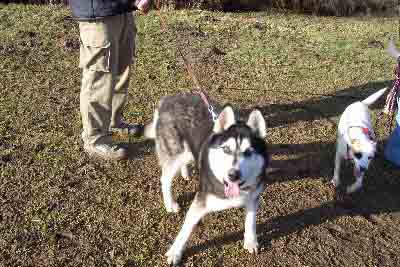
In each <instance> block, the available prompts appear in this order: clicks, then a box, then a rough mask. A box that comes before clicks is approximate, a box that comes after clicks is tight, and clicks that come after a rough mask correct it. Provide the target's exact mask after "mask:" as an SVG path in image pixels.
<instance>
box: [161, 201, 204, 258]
mask: <svg viewBox="0 0 400 267" xmlns="http://www.w3.org/2000/svg"><path fill="white" fill-rule="evenodd" d="M207 213H208V210H207V208H206V206H205V205H201V204H200V203H199V202H198V200H197V195H196V197H195V199H194V200H193V202H192V204H191V205H190V208H189V210H188V212H187V214H186V217H185V222H184V223H183V225H182V228H181V230H180V231H179V234H178V236H177V237H176V239H175V241H174V244H173V245H172V246H171V248H170V249H169V250H168V252H167V253H166V254H165V255H166V256H167V262H168V264H172V265H174V266H175V265H177V264H178V263H179V262H180V260H181V259H182V254H183V249H184V248H185V244H186V242H187V240H188V239H189V237H190V234H191V233H192V231H193V228H194V227H195V226H196V224H197V223H198V222H199V221H200V220H201V218H202V217H203V216H205V215H206V214H207Z"/></svg>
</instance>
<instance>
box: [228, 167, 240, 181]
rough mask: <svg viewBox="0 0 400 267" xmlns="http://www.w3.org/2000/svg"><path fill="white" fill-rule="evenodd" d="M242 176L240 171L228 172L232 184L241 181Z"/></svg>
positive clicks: (232, 170)
mask: <svg viewBox="0 0 400 267" xmlns="http://www.w3.org/2000/svg"><path fill="white" fill-rule="evenodd" d="M240 175H241V173H240V170H235V169H231V170H230V171H229V172H228V177H229V180H231V181H232V182H236V181H237V180H239V179H240Z"/></svg>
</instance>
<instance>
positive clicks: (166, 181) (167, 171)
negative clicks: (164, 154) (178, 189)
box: [161, 158, 181, 212]
mask: <svg viewBox="0 0 400 267" xmlns="http://www.w3.org/2000/svg"><path fill="white" fill-rule="evenodd" d="M161 167H162V173H161V189H162V194H163V199H164V206H165V209H166V210H167V212H178V211H179V205H178V203H176V201H175V200H174V198H173V197H172V191H171V187H172V179H173V178H174V176H175V175H176V174H177V173H178V171H179V169H180V167H181V164H180V163H179V158H175V159H170V160H167V161H165V162H164V163H163V165H162V166H161Z"/></svg>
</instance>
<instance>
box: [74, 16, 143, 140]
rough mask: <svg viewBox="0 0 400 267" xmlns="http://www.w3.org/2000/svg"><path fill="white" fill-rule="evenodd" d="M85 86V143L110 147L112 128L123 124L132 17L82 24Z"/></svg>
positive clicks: (82, 107) (132, 46)
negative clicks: (104, 144) (105, 144)
mask: <svg viewBox="0 0 400 267" xmlns="http://www.w3.org/2000/svg"><path fill="white" fill-rule="evenodd" d="M79 30H80V58H79V61H80V62H79V67H80V68H82V85H81V93H80V112H81V118H82V126H83V132H82V139H83V141H84V143H87V144H94V143H110V142H111V136H110V134H109V129H110V127H117V126H118V125H119V124H120V122H121V120H122V112H123V108H124V105H125V104H126V100H127V94H128V86H129V79H130V75H131V73H130V69H131V64H132V63H134V60H135V38H136V25H135V21H134V16H133V14H132V13H125V14H121V15H116V16H111V17H106V18H102V19H98V20H96V21H81V22H79Z"/></svg>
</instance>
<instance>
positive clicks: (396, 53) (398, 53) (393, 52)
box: [386, 40, 400, 59]
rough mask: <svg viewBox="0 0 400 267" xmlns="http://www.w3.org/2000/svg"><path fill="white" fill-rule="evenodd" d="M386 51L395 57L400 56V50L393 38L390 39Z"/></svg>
mask: <svg viewBox="0 0 400 267" xmlns="http://www.w3.org/2000/svg"><path fill="white" fill-rule="evenodd" d="M386 51H387V52H388V53H389V55H390V56H392V57H393V58H395V59H398V58H399V57H400V51H399V50H398V49H397V48H396V46H395V45H394V42H393V40H390V42H389V46H388V48H387V49H386Z"/></svg>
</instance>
